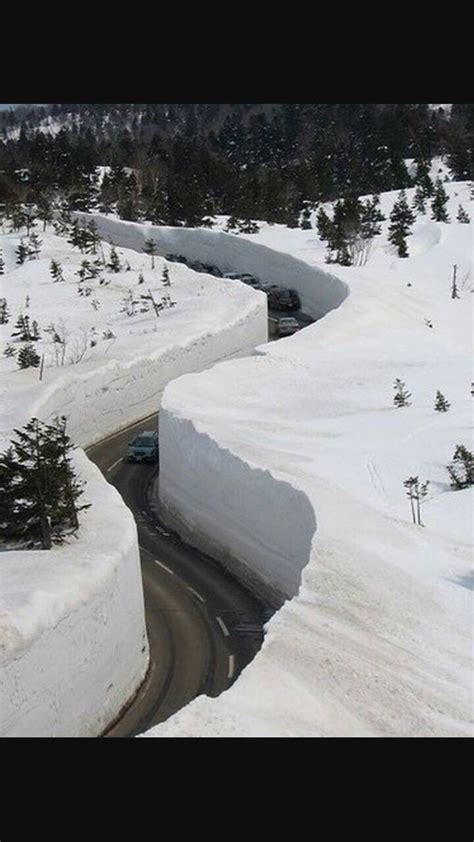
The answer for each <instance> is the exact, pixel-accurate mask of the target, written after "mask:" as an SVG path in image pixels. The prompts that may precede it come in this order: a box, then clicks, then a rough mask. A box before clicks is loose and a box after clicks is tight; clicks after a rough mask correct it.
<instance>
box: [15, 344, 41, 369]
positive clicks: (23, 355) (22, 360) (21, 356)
mask: <svg viewBox="0 0 474 842" xmlns="http://www.w3.org/2000/svg"><path fill="white" fill-rule="evenodd" d="M40 362H41V360H40V357H39V356H38V354H37V353H36V351H35V349H34V347H33V345H30V344H28V345H23V347H22V348H20V350H19V352H18V365H19V367H20V368H38V366H39V364H40Z"/></svg>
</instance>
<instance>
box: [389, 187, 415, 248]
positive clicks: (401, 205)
mask: <svg viewBox="0 0 474 842" xmlns="http://www.w3.org/2000/svg"><path fill="white" fill-rule="evenodd" d="M414 221H415V215H414V213H413V212H412V211H411V210H410V208H409V207H408V202H407V198H406V193H405V191H404V190H401V191H400V193H399V194H398V201H396V202H395V204H394V205H393V208H392V212H391V214H390V225H389V228H388V231H389V235H388V239H389V242H391V243H392V245H394V246H396V248H397V253H398V256H399V257H408V248H407V244H406V237H407V236H408V235H409V234H410V228H411V226H412V225H413V223H414Z"/></svg>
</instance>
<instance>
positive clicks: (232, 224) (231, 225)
mask: <svg viewBox="0 0 474 842" xmlns="http://www.w3.org/2000/svg"><path fill="white" fill-rule="evenodd" d="M239 225H240V220H239V219H238V217H237V216H233V215H231V216H229V219H228V220H227V224H226V227H225V230H226V231H235V229H236V228H238V227H239Z"/></svg>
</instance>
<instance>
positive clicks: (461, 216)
mask: <svg viewBox="0 0 474 842" xmlns="http://www.w3.org/2000/svg"><path fill="white" fill-rule="evenodd" d="M456 219H457V221H458V222H463V223H464V224H468V223H469V222H470V221H471V217H470V216H469V214H468V212H467V211H465V210H464V208H463V206H462V205H459V208H458V213H457V216H456ZM0 274H1V272H0Z"/></svg>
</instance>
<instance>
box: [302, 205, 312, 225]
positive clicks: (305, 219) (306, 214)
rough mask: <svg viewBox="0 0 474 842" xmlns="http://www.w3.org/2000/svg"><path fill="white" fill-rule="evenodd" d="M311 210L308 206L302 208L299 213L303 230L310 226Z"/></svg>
mask: <svg viewBox="0 0 474 842" xmlns="http://www.w3.org/2000/svg"><path fill="white" fill-rule="evenodd" d="M310 217H311V210H310V209H309V207H307V206H306V207H305V208H303V213H302V214H301V228H302V229H303V231H308V230H309V229H310V228H311V219H310Z"/></svg>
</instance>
